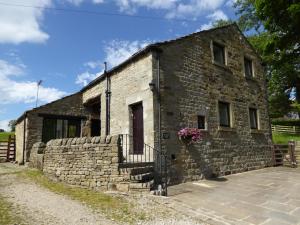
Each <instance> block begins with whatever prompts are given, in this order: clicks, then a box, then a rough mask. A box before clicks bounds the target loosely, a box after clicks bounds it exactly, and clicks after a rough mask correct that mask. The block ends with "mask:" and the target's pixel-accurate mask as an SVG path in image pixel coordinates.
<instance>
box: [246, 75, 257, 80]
mask: <svg viewBox="0 0 300 225" xmlns="http://www.w3.org/2000/svg"><path fill="white" fill-rule="evenodd" d="M244 76H245V75H244ZM245 79H246V80H247V81H256V79H255V77H247V76H245Z"/></svg>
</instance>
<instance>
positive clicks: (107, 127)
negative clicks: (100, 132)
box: [104, 62, 111, 135]
mask: <svg viewBox="0 0 300 225" xmlns="http://www.w3.org/2000/svg"><path fill="white" fill-rule="evenodd" d="M104 66H105V69H104V74H105V76H106V91H105V96H106V127H105V128H106V129H105V134H106V135H109V134H110V96H111V91H110V78H109V76H108V74H107V63H106V62H105V63H104Z"/></svg>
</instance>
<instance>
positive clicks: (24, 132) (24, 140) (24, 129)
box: [20, 112, 27, 165]
mask: <svg viewBox="0 0 300 225" xmlns="http://www.w3.org/2000/svg"><path fill="white" fill-rule="evenodd" d="M26 119H27V113H26V112H25V115H24V128H23V155H22V162H21V163H20V164H21V165H24V164H25V150H26V147H25V143H26V126H27V124H26Z"/></svg>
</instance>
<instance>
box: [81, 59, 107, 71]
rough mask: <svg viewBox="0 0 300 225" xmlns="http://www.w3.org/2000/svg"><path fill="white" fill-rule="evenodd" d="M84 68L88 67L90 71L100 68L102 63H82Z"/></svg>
mask: <svg viewBox="0 0 300 225" xmlns="http://www.w3.org/2000/svg"><path fill="white" fill-rule="evenodd" d="M84 66H86V67H89V68H91V69H96V68H101V67H102V66H103V62H101V61H100V60H96V61H89V62H86V63H84Z"/></svg>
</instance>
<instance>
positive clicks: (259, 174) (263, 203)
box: [168, 167, 300, 225]
mask: <svg viewBox="0 0 300 225" xmlns="http://www.w3.org/2000/svg"><path fill="white" fill-rule="evenodd" d="M168 193H169V198H170V201H171V202H173V207H174V208H177V209H178V211H179V212H182V213H186V214H188V215H190V216H196V217H201V218H203V219H205V221H206V222H208V223H211V224H221V225H228V224H234V225H237V224H248V225H253V224H259V225H268V224H272V225H276V224H281V225H285V224H299V225H300V168H287V167H271V168H265V169H261V170H255V171H250V172H245V173H240V174H234V175H230V176H225V177H224V178H221V179H217V180H202V181H197V182H189V183H184V184H180V185H175V186H171V187H169V191H168ZM179 205H180V206H179Z"/></svg>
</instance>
